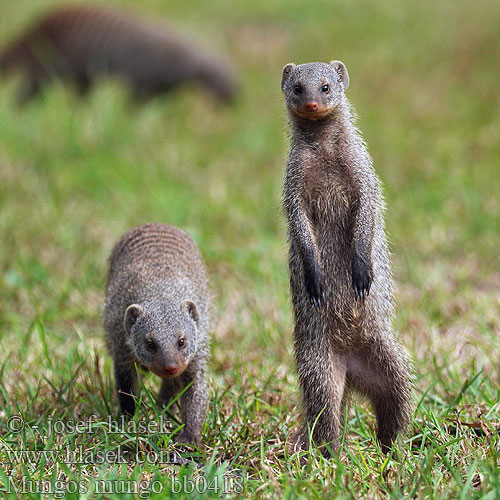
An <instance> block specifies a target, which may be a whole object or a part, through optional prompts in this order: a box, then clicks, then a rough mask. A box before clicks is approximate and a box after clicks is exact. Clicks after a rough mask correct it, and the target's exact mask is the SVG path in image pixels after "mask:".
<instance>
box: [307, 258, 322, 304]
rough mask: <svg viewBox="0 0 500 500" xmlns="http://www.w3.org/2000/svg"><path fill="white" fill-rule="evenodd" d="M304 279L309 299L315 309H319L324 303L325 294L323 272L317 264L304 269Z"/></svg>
mask: <svg viewBox="0 0 500 500" xmlns="http://www.w3.org/2000/svg"><path fill="white" fill-rule="evenodd" d="M304 281H305V285H306V290H307V294H308V296H309V300H310V301H311V302H312V304H313V305H314V307H315V308H316V309H320V308H321V307H323V306H324V305H325V301H326V294H325V286H324V282H325V280H324V277H323V272H322V271H321V269H320V267H319V265H318V264H315V265H314V266H313V267H312V268H310V269H304Z"/></svg>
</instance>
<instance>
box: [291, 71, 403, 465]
mask: <svg viewBox="0 0 500 500" xmlns="http://www.w3.org/2000/svg"><path fill="white" fill-rule="evenodd" d="M348 85H349V77H348V74H347V70H346V67H345V66H344V64H343V63H341V62H340V61H332V62H331V63H329V64H326V63H308V64H301V65H298V66H296V65H294V64H288V65H286V66H285V67H284V69H283V75H282V81H281V87H282V90H283V93H284V94H285V100H286V106H287V109H288V114H289V119H290V125H291V149H290V154H289V157H288V164H287V168H286V176H285V183H284V209H285V213H286V216H287V219H288V238H289V245H290V250H289V269H290V288H291V294H292V303H293V310H294V319H295V329H294V344H295V345H294V347H295V359H296V364H297V369H298V375H299V381H300V386H301V389H302V397H303V405H304V412H305V422H304V426H303V428H302V429H301V431H299V433H298V434H297V437H296V439H297V440H296V442H295V443H293V444H294V447H295V449H300V448H302V447H304V446H305V444H306V443H307V442H308V436H309V434H308V432H309V431H313V432H312V438H313V440H314V442H315V443H316V444H317V445H318V446H322V451H323V453H324V454H325V455H326V456H328V455H329V450H328V448H329V447H330V448H331V449H334V448H335V447H337V446H338V444H339V437H340V436H341V432H342V424H343V420H344V414H345V403H346V398H347V395H348V393H349V391H350V390H351V389H355V390H357V391H358V392H360V393H361V394H363V395H365V396H367V397H368V398H369V399H370V400H371V403H372V405H373V408H374V410H375V414H376V417H377V437H378V440H379V442H380V444H381V446H382V449H383V450H384V451H387V450H389V448H390V447H391V443H392V442H393V441H394V440H395V438H396V435H397V433H398V432H399V431H400V430H402V429H403V428H404V426H405V424H407V423H408V420H409V418H410V413H411V383H410V375H409V368H410V361H409V357H408V355H407V353H406V351H405V350H404V349H403V348H402V347H401V345H400V344H399V343H398V341H397V340H396V339H395V337H394V334H393V331H392V327H391V319H392V315H393V291H392V287H393V280H392V276H391V269H390V265H389V256H388V246H387V241H386V236H385V232H384V220H383V212H384V209H385V206H384V202H383V198H382V195H381V190H380V183H379V180H378V178H377V176H376V174H375V171H374V169H373V167H372V162H371V159H370V156H369V154H368V152H367V150H366V148H365V145H364V143H363V140H362V138H361V136H360V134H359V132H358V130H357V129H356V127H355V125H354V116H353V111H352V110H351V107H350V104H349V102H348V100H347V98H346V96H345V94H344V91H345V90H346V89H347V87H348ZM308 429H309V430H308ZM326 445H328V446H326Z"/></svg>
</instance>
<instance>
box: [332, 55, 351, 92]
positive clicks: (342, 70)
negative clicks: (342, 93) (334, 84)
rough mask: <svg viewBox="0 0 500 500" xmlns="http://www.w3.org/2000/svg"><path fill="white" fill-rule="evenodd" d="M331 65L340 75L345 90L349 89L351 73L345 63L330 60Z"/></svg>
mask: <svg viewBox="0 0 500 500" xmlns="http://www.w3.org/2000/svg"><path fill="white" fill-rule="evenodd" d="M330 66H331V67H332V68H333V69H334V70H335V71H336V72H337V75H339V78H340V81H341V82H342V85H343V86H344V90H347V88H348V87H349V75H348V74H347V68H346V67H345V64H344V63H343V62H342V61H330Z"/></svg>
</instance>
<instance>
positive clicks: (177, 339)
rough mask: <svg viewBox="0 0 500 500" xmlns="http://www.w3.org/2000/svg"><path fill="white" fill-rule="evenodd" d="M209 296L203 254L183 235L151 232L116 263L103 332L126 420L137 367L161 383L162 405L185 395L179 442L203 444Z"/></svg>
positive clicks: (155, 227)
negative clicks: (156, 376) (112, 362)
mask: <svg viewBox="0 0 500 500" xmlns="http://www.w3.org/2000/svg"><path fill="white" fill-rule="evenodd" d="M209 314H210V292H209V288H208V278H207V273H206V270H205V266H204V264H203V260H202V258H201V255H200V252H199V250H198V248H197V246H196V244H195V242H194V241H193V239H192V238H191V237H190V236H189V235H188V234H187V233H185V232H184V231H182V230H181V229H179V228H177V227H174V226H168V225H164V224H155V223H152V224H144V225H142V226H138V227H136V228H135V229H132V230H130V231H129V232H128V233H126V234H125V235H123V236H122V238H121V239H120V241H119V242H118V243H117V244H116V245H115V247H114V249H113V252H112V254H111V257H110V268H109V272H108V280H107V291H106V303H105V307H104V328H105V330H106V340H107V344H108V348H109V351H110V352H111V355H112V357H113V361H114V370H115V378H116V389H117V392H118V399H119V402H120V407H121V409H122V411H123V412H124V413H129V414H133V413H134V411H135V401H134V397H133V396H134V395H137V389H138V383H137V371H136V366H135V365H139V366H142V367H145V368H147V369H149V370H150V371H152V372H153V373H155V374H156V375H158V376H160V377H161V378H162V384H161V389H160V393H159V400H160V403H162V404H163V405H166V404H167V403H168V402H169V401H170V400H171V399H172V398H173V397H174V396H175V395H177V394H178V393H179V392H180V391H181V390H182V389H183V388H185V387H186V385H187V384H191V385H190V386H189V388H188V389H187V390H186V391H185V392H184V393H183V394H182V395H181V416H182V422H183V423H184V427H183V428H182V430H181V432H180V434H179V436H178V441H179V442H182V443H194V444H197V445H199V444H200V431H201V428H202V425H203V422H204V420H205V414H206V406H207V389H206V385H205V370H206V363H207V357H208V336H207V332H208V328H209Z"/></svg>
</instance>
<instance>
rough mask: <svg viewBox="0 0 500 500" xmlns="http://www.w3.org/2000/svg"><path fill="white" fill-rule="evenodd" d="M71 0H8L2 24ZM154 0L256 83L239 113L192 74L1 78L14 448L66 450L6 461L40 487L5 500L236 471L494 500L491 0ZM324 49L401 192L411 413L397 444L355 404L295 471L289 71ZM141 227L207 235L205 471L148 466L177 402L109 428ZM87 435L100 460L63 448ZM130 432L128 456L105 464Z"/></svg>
mask: <svg viewBox="0 0 500 500" xmlns="http://www.w3.org/2000/svg"><path fill="white" fill-rule="evenodd" d="M114 3H117V4H120V2H114ZM55 4H56V2H52V1H49V0H43V1H38V2H29V1H28V0H20V1H18V2H16V5H15V7H14V6H13V5H11V4H9V3H8V2H4V3H3V4H1V5H0V27H1V31H0V32H1V33H2V35H1V41H2V42H3V41H6V40H8V39H9V38H10V37H11V36H13V35H14V34H15V33H17V32H19V30H21V29H22V27H23V26H25V25H26V24H27V23H29V21H30V20H31V19H32V18H33V17H34V16H35V15H36V14H37V13H39V12H41V11H43V10H45V9H46V8H48V7H49V6H50V5H55ZM122 4H127V5H128V6H129V7H130V8H132V9H134V8H135V9H137V8H138V4H137V2H132V1H127V2H122ZM141 9H142V10H141V12H143V13H144V14H145V15H148V16H151V17H154V16H158V17H160V18H162V19H166V20H168V21H170V22H171V23H173V24H176V25H179V26H180V27H182V29H184V30H187V31H193V32H196V33H197V34H198V33H199V37H200V38H201V39H206V40H210V43H213V45H214V46H216V47H219V48H220V49H221V50H224V51H226V52H227V53H228V54H229V56H230V57H231V58H232V59H233V60H234V62H235V66H236V68H237V72H238V74H239V76H240V81H241V94H240V96H239V99H238V100H237V102H236V103H235V105H234V106H232V107H228V108H225V107H220V106H219V105H218V104H217V103H215V102H213V101H212V100H211V99H210V98H209V97H207V95H206V94H205V93H204V92H203V91H202V90H199V89H181V90H180V91H178V92H175V93H174V94H172V95H170V96H167V97H165V98H160V99H157V100H154V101H152V102H150V103H147V104H146V105H144V106H133V105H131V104H130V102H129V100H128V99H127V93H126V90H124V89H123V88H122V87H121V86H119V85H118V84H116V83H114V82H103V83H102V84H101V85H99V86H98V87H97V88H96V89H95V90H94V91H93V92H92V93H91V95H90V96H89V98H88V99H87V100H85V101H81V100H79V99H78V98H77V96H76V95H75V94H74V93H73V92H72V90H71V89H68V88H65V87H63V86H60V85H56V86H53V87H51V88H49V89H47V91H46V92H44V94H43V96H41V98H40V99H37V100H36V101H34V102H33V103H32V104H30V105H29V106H27V107H25V108H22V109H18V108H17V107H16V106H14V105H13V96H14V94H15V86H16V82H15V81H14V80H2V82H1V86H0V239H1V247H0V291H1V295H0V332H1V336H0V423H1V427H0V440H1V443H0V445H1V448H2V450H1V453H2V457H3V458H5V453H6V452H7V450H9V451H19V450H31V451H34V450H52V451H53V452H56V453H55V455H56V456H58V457H59V458H58V459H54V456H48V457H46V458H45V459H43V460H39V461H38V463H34V464H30V463H29V460H28V459H27V458H26V457H24V458H23V459H22V460H18V463H17V464H15V465H13V466H10V465H2V466H1V468H0V483H2V484H3V487H7V486H8V485H9V484H10V486H11V487H13V486H17V487H19V486H20V485H21V487H22V488H24V491H27V492H29V491H30V488H31V491H33V492H34V493H32V494H30V493H22V494H21V493H20V494H16V493H14V492H11V493H10V494H6V495H5V496H6V497H9V498H30V499H31V498H32V499H35V498H42V495H41V494H40V493H36V491H40V488H41V487H42V486H43V487H46V488H48V487H49V486H50V487H51V488H52V489H53V491H54V490H55V491H56V493H55V497H57V496H59V497H60V498H61V497H65V498H91V495H92V492H93V491H95V490H96V489H97V491H101V493H96V494H95V497H97V498H132V497H133V495H132V493H130V494H120V491H121V492H122V493H123V491H125V492H126V491H129V492H130V491H132V489H133V487H134V486H135V487H139V486H140V487H141V488H143V489H144V488H146V490H145V491H142V493H144V495H143V496H147V495H146V493H147V488H148V485H149V488H150V489H154V488H157V489H162V493H161V494H160V493H152V494H151V498H165V497H168V495H169V493H168V492H170V491H172V490H173V491H177V490H178V489H179V488H180V489H183V488H184V486H185V485H187V486H188V487H189V485H190V484H192V483H190V482H189V481H191V482H192V481H195V480H196V481H198V482H197V483H196V485H197V486H198V488H199V489H202V488H203V485H205V486H206V488H207V491H206V492H205V493H204V494H200V495H199V496H200V497H201V496H203V497H212V498H219V497H220V496H221V488H222V486H223V485H225V486H226V489H228V490H231V488H232V490H233V492H232V493H229V494H228V497H231V496H233V497H238V496H240V497H243V498H273V499H274V498H280V497H281V498H307V499H311V498H335V497H338V498H387V497H389V498H402V497H405V498H413V497H418V498H453V499H455V498H460V499H469V498H484V499H492V500H493V499H495V498H500V479H499V477H500V451H499V450H500V442H499V435H498V430H499V428H500V407H499V401H500V387H499V376H500V375H499V360H500V342H499V333H500V322H499V317H500V316H499V312H500V258H499V255H500V254H499V252H498V241H499V239H498V235H499V234H500V198H499V196H498V193H500V173H499V172H500V171H499V168H500V142H499V140H498V131H499V128H500V120H499V116H500V115H499V113H498V109H499V108H500V93H499V92H498V75H499V74H500V44H499V35H500V29H499V26H500V7H499V6H498V4H497V2H494V1H493V0H485V1H484V2H471V1H467V2H451V1H439V2H435V3H434V4H432V5H431V4H429V3H427V2H422V3H414V2H413V3H412V2H396V0H390V1H389V2H383V3H382V2H374V1H367V0H363V1H361V2H355V3H354V2H340V1H328V2H327V1H317V2H314V3H309V2H304V1H299V0H286V1H282V2H279V3H278V2H269V1H265V2H264V1H261V0H259V1H255V2H252V3H251V5H248V3H245V2H236V1H234V0H220V1H218V2H216V3H215V2H212V1H210V2H209V1H206V0H203V1H199V2H185V1H182V2H181V1H180V0H174V1H170V2H163V1H160V0H145V1H144V2H141ZM197 36H198V35H197ZM331 59H341V60H343V61H344V62H345V63H346V65H347V68H348V70H349V73H350V77H351V87H350V89H349V91H348V94H349V97H350V99H351V101H352V103H353V104H354V105H355V107H356V109H357V111H358V113H359V116H360V118H359V126H360V128H361V130H362V131H363V132H364V136H365V139H366V141H367V143H368V145H369V148H370V152H371V154H372V156H373V159H374V163H375V166H376V168H377V171H378V173H379V175H380V177H381V178H382V180H383V183H384V187H385V191H384V192H385V196H386V200H387V205H388V211H387V229H388V233H389V235H390V240H391V244H392V251H393V254H394V255H393V265H394V271H395V276H396V280H397V285H398V294H397V315H396V318H395V327H396V329H397V331H398V332H399V335H400V337H401V340H402V342H403V343H404V344H405V345H406V346H407V348H408V349H409V351H410V353H411V355H412V357H413V358H414V362H415V408H416V409H415V414H414V418H413V420H412V423H411V425H410V427H409V429H408V432H407V434H406V435H405V436H402V438H401V440H400V441H399V442H398V445H397V448H398V449H397V454H396V450H395V453H394V455H393V456H392V457H389V458H386V457H385V456H384V455H382V454H381V452H380V450H379V449H378V447H377V445H376V442H375V440H374V427H375V425H374V420H373V414H372V412H371V409H370V408H369V406H368V405H367V404H366V402H364V401H362V400H358V399H356V400H355V401H353V404H351V405H350V408H349V412H348V414H347V416H346V422H347V426H346V432H345V439H344V441H343V444H342V446H341V448H340V450H339V451H338V454H337V455H336V456H335V458H334V459H333V460H331V461H325V460H324V459H323V458H322V457H321V456H320V455H319V454H317V453H313V454H312V455H311V456H310V457H309V463H308V465H306V466H305V467H304V468H302V467H301V466H300V465H299V463H298V461H297V458H296V457H290V456H288V455H287V453H286V451H285V444H286V442H287V440H288V439H289V438H290V436H291V435H292V433H293V431H294V429H295V428H296V426H297V423H298V422H299V419H300V414H299V391H298V387H297V379H296V375H295V368H294V365H293V362H292V340H291V330H292V317H291V309H290V302H289V291H288V276H287V262H286V243H285V224H284V219H283V216H282V214H281V212H280V197H281V185H282V178H283V171H284V165H285V157H286V151H287V141H286V135H285V131H286V118H285V113H284V110H283V102H282V96H281V94H280V88H279V83H280V77H281V68H282V67H283V65H285V64H286V63H288V62H291V61H294V62H295V63H300V62H306V61H311V60H323V61H328V60H331ZM148 221H161V222H166V223H171V224H175V225H178V226H180V227H182V228H184V229H186V230H188V231H189V232H190V233H191V234H192V235H193V236H194V238H195V239H196V241H197V243H198V244H199V246H200V248H201V250H202V253H203V255H204V257H205V259H206V261H207V264H208V267H209V271H210V275H211V282H212V286H213V289H214V291H215V293H216V297H217V300H216V305H217V307H216V320H215V324H214V327H213V331H212V339H213V342H212V357H211V361H210V371H209V386H210V406H209V411H208V416H207V421H206V425H205V428H204V431H203V440H204V445H205V449H204V452H203V453H202V454H201V455H200V456H199V460H200V462H201V463H203V464H204V466H203V467H202V468H197V467H194V466H191V467H184V466H183V467H181V468H179V467H176V466H169V465H166V464H164V463H160V461H158V460H157V461H156V462H155V461H154V460H153V461H151V462H152V463H150V462H148V461H143V460H142V458H144V456H145V455H144V453H146V454H147V453H148V452H149V453H151V454H152V455H151V456H154V453H159V452H160V451H161V450H165V451H169V450H171V449H172V439H173V438H174V437H175V432H176V431H177V430H178V426H179V422H178V420H176V418H175V415H173V416H172V418H170V417H169V416H168V415H167V417H168V418H167V417H165V419H164V422H165V423H166V425H167V426H168V430H167V432H165V430H164V429H162V430H160V431H158V430H157V429H156V430H155V429H152V430H151V432H149V431H148V432H138V433H137V432H132V431H129V429H124V431H125V432H123V433H122V432H119V433H110V432H107V426H108V424H107V421H108V417H109V416H110V415H111V416H112V417H113V418H114V417H115V416H116V415H117V403H116V400H115V398H114V387H113V379H112V365H111V360H110V359H109V356H108V355H107V353H106V350H105V345H104V341H103V332H102V327H101V308H102V303H103V295H104V293H103V289H104V280H105V276H106V259H107V257H108V255H109V252H110V250H111V248H112V245H113V243H114V242H115V241H116V240H117V239H118V238H119V237H120V235H121V234H122V233H123V232H124V231H126V230H127V229H129V228H131V227H132V226H134V225H137V224H140V223H144V222H148ZM143 382H144V387H143V389H142V391H141V395H142V398H143V406H142V410H141V413H140V415H138V417H137V419H138V421H143V422H153V423H155V422H156V423H157V422H159V421H160V418H159V415H158V410H157V409H156V405H155V396H154V395H155V391H156V388H157V387H158V380H157V379H156V378H155V377H152V376H149V377H145V378H144V380H143ZM171 410H173V408H170V409H169V411H168V414H170V413H171ZM15 415H20V416H21V417H22V418H23V420H24V422H25V426H24V428H23V429H22V430H21V431H20V432H14V431H16V430H17V428H16V429H13V428H12V425H13V424H12V422H14V421H13V420H8V419H9V418H11V417H12V416H15ZM92 415H95V417H92V418H91V416H92ZM90 418H91V422H92V424H91V425H92V429H91V432H85V433H83V432H75V431H71V429H64V432H58V433H51V432H49V431H50V429H51V426H52V424H51V422H56V421H63V422H66V423H68V425H69V423H70V422H78V421H88V420H89V419H90ZM141 419H142V420H141ZM9 423H10V427H9ZM58 425H59V424H58ZM108 430H109V429H108ZM171 433H174V434H172V435H171ZM171 438H172V439H171ZM80 446H82V447H83V448H82V449H83V450H84V451H85V452H86V453H91V452H92V453H95V454H96V455H95V456H94V460H93V463H92V460H91V461H90V463H83V464H76V463H68V464H64V463H62V462H63V461H64V460H63V459H62V458H61V457H64V453H65V452H66V451H67V450H70V451H75V450H78V449H80V448H79V447H80ZM120 447H121V449H122V451H124V452H125V451H126V452H128V454H126V455H125V456H126V463H125V464H118V465H113V464H110V463H106V462H104V463H99V460H97V459H95V457H97V453H103V452H104V451H110V450H111V451H113V450H117V449H118V448H120ZM137 452H139V455H137ZM87 456H89V455H87ZM146 456H147V455H146ZM108 458H109V457H108ZM69 461H70V462H71V461H73V462H75V461H76V460H69ZM35 462H36V461H35ZM108 462H109V461H108ZM202 474H204V475H203V476H202ZM23 478H24V479H23ZM184 478H186V479H184ZM196 478H197V479H196ZM58 479H59V480H60V481H61V482H60V483H58V482H57V480H58ZM30 481H31V483H30ZM37 481H38V483H37ZM68 481H73V482H68ZM99 481H101V482H99ZM140 481H142V482H140ZM210 485H212V486H211V487H210ZM75 487H80V488H82V490H81V491H80V492H76V493H72V491H73V489H74V488H75ZM106 487H107V488H108V490H104V492H103V490H102V488H106ZM240 487H242V488H243V490H244V493H243V494H238V492H239V488H240ZM99 488H101V489H99ZM85 489H87V490H88V491H87V493H85V492H84V490H85ZM215 490H217V491H215ZM113 491H114V493H113ZM195 492H196V490H195ZM80 493H81V494H80ZM184 495H185V497H188V496H189V495H188V493H187V492H185V493H184ZM52 496H54V495H52ZM52 496H51V495H48V498H51V497H52ZM181 496H182V495H181ZM135 497H137V495H136V496H135ZM189 497H190V498H196V495H194V496H193V495H191V496H189Z"/></svg>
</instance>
